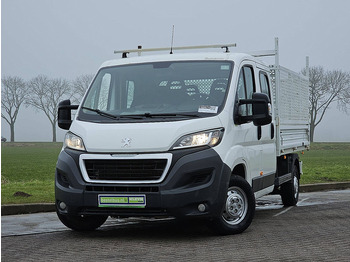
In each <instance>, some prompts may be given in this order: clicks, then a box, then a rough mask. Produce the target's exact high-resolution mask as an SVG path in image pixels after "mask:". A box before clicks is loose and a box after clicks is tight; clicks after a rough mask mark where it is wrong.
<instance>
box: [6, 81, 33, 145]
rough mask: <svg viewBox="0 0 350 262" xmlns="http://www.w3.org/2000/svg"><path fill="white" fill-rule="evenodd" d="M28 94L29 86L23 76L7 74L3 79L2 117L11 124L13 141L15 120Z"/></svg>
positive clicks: (12, 138) (13, 138) (13, 139)
mask: <svg viewBox="0 0 350 262" xmlns="http://www.w3.org/2000/svg"><path fill="white" fill-rule="evenodd" d="M26 96H27V86H26V83H25V82H24V80H23V79H22V78H20V77H17V76H7V77H3V78H2V79H1V108H2V109H3V110H2V111H1V117H2V118H3V119H5V121H6V122H7V123H8V124H9V125H10V131H11V142H14V141H15V122H16V120H17V116H18V112H19V109H20V107H21V105H22V103H23V102H24V100H25V98H26ZM3 112H4V113H3ZM5 112H6V115H5Z"/></svg>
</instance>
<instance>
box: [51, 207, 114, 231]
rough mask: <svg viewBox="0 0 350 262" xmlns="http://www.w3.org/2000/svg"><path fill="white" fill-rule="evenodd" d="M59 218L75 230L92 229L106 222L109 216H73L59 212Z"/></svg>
mask: <svg viewBox="0 0 350 262" xmlns="http://www.w3.org/2000/svg"><path fill="white" fill-rule="evenodd" d="M57 216H58V218H59V219H60V220H61V222H62V223H63V224H64V225H65V226H66V227H69V228H71V229H73V230H75V231H92V230H95V229H96V228H98V227H100V226H101V225H102V224H103V223H104V222H106V220H107V218H108V216H72V215H63V214H60V213H59V212H57Z"/></svg>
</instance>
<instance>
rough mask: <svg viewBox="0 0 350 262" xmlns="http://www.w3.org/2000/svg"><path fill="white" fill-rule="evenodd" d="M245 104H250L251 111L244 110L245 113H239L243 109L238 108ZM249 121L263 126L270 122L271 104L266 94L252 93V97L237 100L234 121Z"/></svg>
mask: <svg viewBox="0 0 350 262" xmlns="http://www.w3.org/2000/svg"><path fill="white" fill-rule="evenodd" d="M246 105H251V106H252V110H251V113H250V114H249V113H248V112H246V114H244V115H242V114H241V113H239V112H242V111H243V110H240V108H242V107H246ZM246 111H248V110H246ZM250 121H253V124H254V125H255V126H263V125H268V124H270V123H271V121H272V115H271V104H270V99H269V97H268V96H267V95H266V94H263V93H254V94H253V96H252V99H240V100H239V102H238V107H237V110H236V112H235V123H237V124H244V123H248V122H250Z"/></svg>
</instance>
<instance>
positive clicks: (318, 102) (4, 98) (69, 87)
mask: <svg viewBox="0 0 350 262" xmlns="http://www.w3.org/2000/svg"><path fill="white" fill-rule="evenodd" d="M309 70H310V71H309V84H310V94H309V102H310V105H309V108H310V110H309V114H310V140H311V142H313V140H314V134H315V129H316V127H317V126H318V125H319V124H320V123H321V121H322V120H323V117H324V115H325V113H326V112H327V110H328V109H329V108H330V106H331V105H332V104H336V105H337V107H338V109H339V110H342V111H344V112H346V113H347V112H348V110H349V105H350V73H348V72H344V71H342V70H325V69H324V68H323V67H322V66H316V67H310V68H309ZM302 73H303V74H305V73H306V72H305V69H304V70H302ZM93 76H94V75H93V74H85V75H81V76H78V77H77V78H76V79H74V80H73V81H68V80H65V79H62V78H54V79H51V78H48V77H47V76H45V75H39V76H37V77H35V78H33V79H31V80H29V81H24V80H23V79H22V78H20V77H18V76H4V77H3V78H2V79H1V109H2V110H1V117H2V118H4V119H5V121H6V122H7V123H8V124H9V126H10V130H11V141H12V142H13V141H15V122H16V119H17V115H18V112H19V110H20V108H21V106H22V105H23V104H24V105H25V106H31V107H33V108H34V109H36V110H37V111H42V112H44V114H45V115H46V116H47V118H48V120H49V121H50V123H51V126H52V141H53V142H56V125H57V109H58V103H59V102H60V101H62V100H64V99H71V100H73V101H74V102H78V101H80V100H81V98H82V97H83V96H84V94H85V91H86V90H87V88H88V87H89V84H90V82H91V81H92V78H93Z"/></svg>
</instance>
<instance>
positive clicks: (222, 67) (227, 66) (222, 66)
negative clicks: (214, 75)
mask: <svg viewBox="0 0 350 262" xmlns="http://www.w3.org/2000/svg"><path fill="white" fill-rule="evenodd" d="M221 70H230V66H229V65H221Z"/></svg>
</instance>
